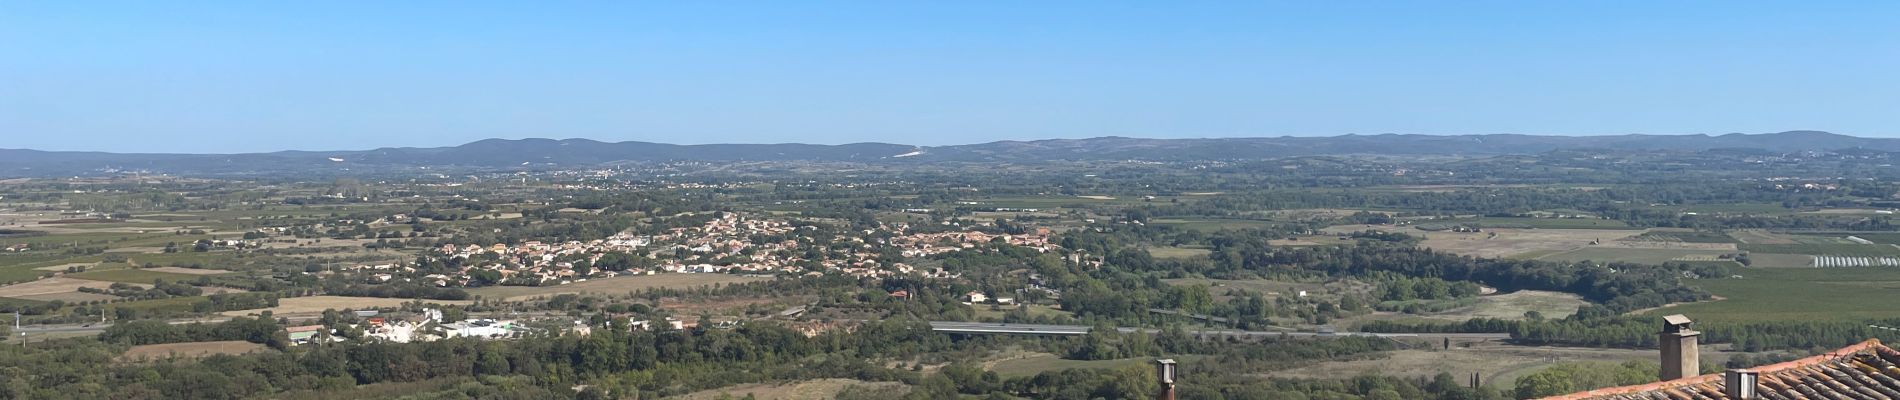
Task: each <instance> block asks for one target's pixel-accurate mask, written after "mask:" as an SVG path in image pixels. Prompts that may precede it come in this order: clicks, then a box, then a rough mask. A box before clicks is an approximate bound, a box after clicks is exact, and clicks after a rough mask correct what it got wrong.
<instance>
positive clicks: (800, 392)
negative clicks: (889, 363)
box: [668, 379, 904, 400]
mask: <svg viewBox="0 0 1900 400" xmlns="http://www.w3.org/2000/svg"><path fill="white" fill-rule="evenodd" d="M903 387H904V384H902V383H897V382H865V381H860V380H856V379H817V380H809V381H797V382H787V383H755V384H747V385H738V386H730V387H724V388H718V389H712V390H702V391H698V392H693V393H688V394H684V395H679V396H673V397H668V399H674V400H712V399H719V398H744V397H746V396H747V395H751V396H753V397H754V398H757V399H760V400H823V399H835V398H838V395H839V394H843V393H845V392H846V391H848V390H876V389H882V390H901V388H903ZM725 396H730V397H725Z"/></svg>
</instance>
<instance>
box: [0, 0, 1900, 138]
mask: <svg viewBox="0 0 1900 400" xmlns="http://www.w3.org/2000/svg"><path fill="white" fill-rule="evenodd" d="M1896 11H1900V4H1895V3H1856V2H1837V3H1803V4H1800V5H1792V6H1791V5H1784V4H1757V3H1734V2H1681V3H1668V4H1629V3H1617V4H1610V3H1601V4H1599V3H1579V4H1554V3H1522V2H1480V3H1466V4H1461V6H1448V5H1444V4H1431V3H1365V4H1317V3H1311V4H1308V3H1292V4H1252V3H1199V4H1143V3H1093V2H1052V3H1033V4H1020V3H1009V4H1003V3H957V4H950V3H944V4H890V3H869V2H863V3H860V2H821V3H797V4H789V3H765V2H761V3H745V4H683V3H658V4H652V3H648V4H638V3H621V2H611V3H607V2H603V3H587V2H581V3H562V4H471V3H455V2H415V3H324V4H272V5H260V4H247V3H235V2H234V3H222V2H186V3H117V4H112V5H110V6H100V5H95V4H82V3H7V4H0V132H4V133H5V136H6V137H7V138H8V139H10V140H8V141H6V143H0V148H27V149H39V150H60V151H109V152H124V153H130V152H138V153H242V152H269V151H279V150H291V149H295V150H314V151H323V150H360V149H373V148H382V147H439V146H453V145H457V144H462V143H467V142H472V141H476V140H481V139H486V138H528V137H552V138H588V139H594V140H601V141H609V142H619V141H646V142H658V143H676V144H705V143H820V144H838V143H858V142H885V143H903V144H916V145H950V144H970V143H985V142H992V141H998V140H1040V139H1076V138H1088V137H1101V136H1125V137H1144V138H1202V137H1279V136H1337V135H1344V134H1363V135H1373V134H1382V133H1398V134H1434V135H1446V134H1493V133H1517V134H1531V135H1563V136H1595V135H1619V134H1660V135H1674V134H1698V133H1701V134H1711V135H1719V134H1723V133H1730V132H1744V133H1769V132H1782V131H1791V130H1819V131H1828V132H1835V133H1841V134H1847V135H1853V136H1861V137H1886V136H1893V135H1900V120H1895V119H1893V118H1891V117H1890V116H1889V115H1890V114H1891V113H1892V110H1895V109H1900V91H1894V90H1892V89H1893V88H1896V87H1900V75H1895V74H1891V73H1890V71H1894V70H1900V53H1895V52H1889V51H1878V49H1889V48H1896V47H1900V30H1895V29H1891V28H1890V27H1889V21H1887V20H1886V19H1887V18H1885V16H1887V15H1893V14H1894V12H1896Z"/></svg>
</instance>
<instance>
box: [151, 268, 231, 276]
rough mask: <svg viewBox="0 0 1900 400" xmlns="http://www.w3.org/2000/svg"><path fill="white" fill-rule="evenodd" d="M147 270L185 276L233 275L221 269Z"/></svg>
mask: <svg viewBox="0 0 1900 400" xmlns="http://www.w3.org/2000/svg"><path fill="white" fill-rule="evenodd" d="M145 270H146V271H153V272H164V273H171V274H185V275H219V274H228V273H231V271H226V270H221V269H197V268H183V267H158V268H146V269H145Z"/></svg>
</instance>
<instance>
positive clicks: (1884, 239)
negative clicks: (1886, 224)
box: [1845, 233, 1900, 244]
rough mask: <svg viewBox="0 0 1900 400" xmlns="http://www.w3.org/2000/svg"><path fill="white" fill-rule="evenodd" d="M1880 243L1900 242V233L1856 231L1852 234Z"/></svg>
mask: <svg viewBox="0 0 1900 400" xmlns="http://www.w3.org/2000/svg"><path fill="white" fill-rule="evenodd" d="M1845 236H1854V237H1858V238H1861V239H1867V240H1869V241H1873V242H1874V243H1879V244H1900V233H1855V234H1852V235H1845Z"/></svg>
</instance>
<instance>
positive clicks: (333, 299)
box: [221, 296, 474, 317]
mask: <svg viewBox="0 0 1900 400" xmlns="http://www.w3.org/2000/svg"><path fill="white" fill-rule="evenodd" d="M411 301H417V300H415V299H388V298H380V297H346V296H309V297H291V298H286V299H283V300H278V302H277V306H276V307H271V308H263V309H255V310H238V311H225V312H223V313H221V314H224V315H228V316H234V317H235V316H244V315H251V314H259V313H262V312H264V311H265V310H269V311H270V312H271V314H273V315H276V316H285V315H300V314H321V313H323V310H332V309H334V310H341V309H345V308H349V309H357V310H361V309H366V308H379V307H401V306H402V304H403V303H407V302H411ZM421 301H423V302H426V303H433V304H454V305H461V304H472V303H474V302H473V301H468V300H421Z"/></svg>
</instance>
